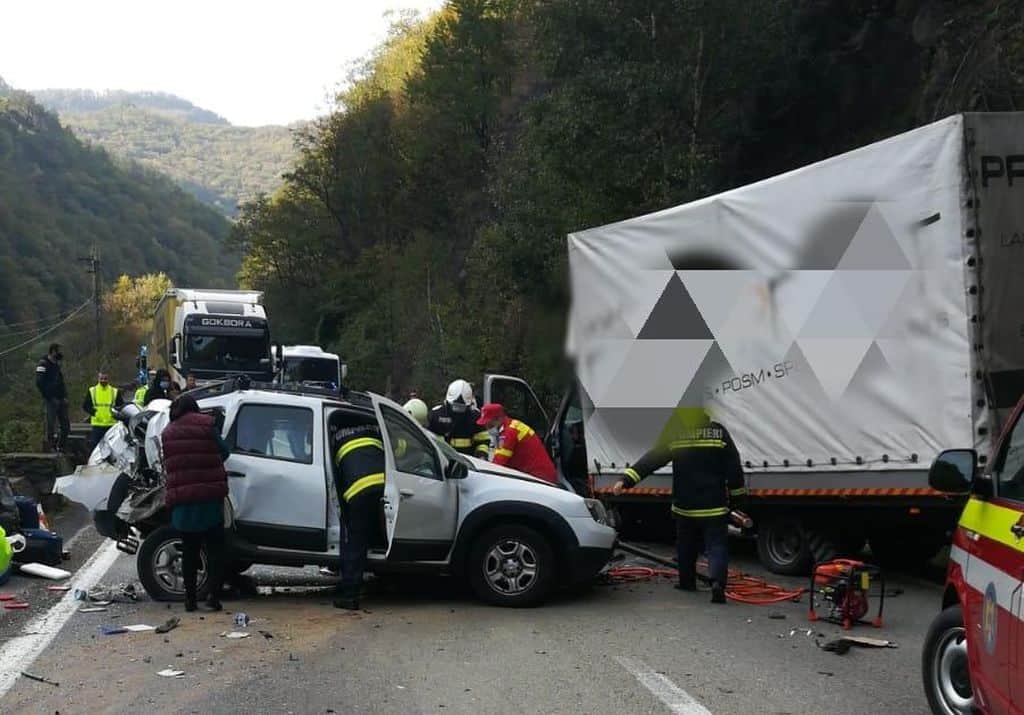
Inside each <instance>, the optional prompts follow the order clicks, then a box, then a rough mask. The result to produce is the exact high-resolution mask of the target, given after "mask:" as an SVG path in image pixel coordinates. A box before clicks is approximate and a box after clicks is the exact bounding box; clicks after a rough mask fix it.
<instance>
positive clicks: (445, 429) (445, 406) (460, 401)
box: [427, 380, 491, 459]
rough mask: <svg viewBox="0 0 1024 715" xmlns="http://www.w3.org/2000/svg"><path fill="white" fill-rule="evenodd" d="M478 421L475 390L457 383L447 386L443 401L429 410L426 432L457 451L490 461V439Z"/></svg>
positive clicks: (460, 382)
mask: <svg viewBox="0 0 1024 715" xmlns="http://www.w3.org/2000/svg"><path fill="white" fill-rule="evenodd" d="M478 419H480V410H478V409H477V408H476V399H475V398H474V397H473V387H472V386H471V385H470V384H469V383H468V382H466V381H465V380H455V381H454V382H452V384H450V385H449V386H448V394H447V395H445V398H444V402H442V403H441V404H440V405H436V406H434V408H433V409H432V410H430V414H429V415H428V416H427V429H429V430H430V431H431V432H433V433H434V434H436V435H440V436H441V437H444V441H445V442H447V443H448V444H450V445H451V446H452V447H453V448H454V449H455V451H456V452H459V453H461V454H465V455H469V456H472V457H479V458H480V459H487V456H488V453H489V451H490V447H491V436H490V435H489V434H488V433H487V431H486V430H482V429H480V427H479V426H478V425H477V420H478Z"/></svg>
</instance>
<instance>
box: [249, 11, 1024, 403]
mask: <svg viewBox="0 0 1024 715" xmlns="http://www.w3.org/2000/svg"><path fill="white" fill-rule="evenodd" d="M1019 108H1024V4H1022V3H1019V2H998V1H996V0H985V1H983V2H975V3H959V2H955V1H954V0H881V1H880V2H874V3H854V2H848V1H847V0H823V1H816V2H809V1H808V0H765V1H764V2H757V3H751V2H748V1H747V0H714V1H712V0H620V1H619V2H613V3H610V2H606V1H604V0H543V1H542V0H530V1H521V2H516V1H513V0H450V1H449V2H448V3H447V4H446V5H445V7H444V9H443V10H442V11H441V12H440V13H439V14H438V15H437V16H435V17H434V18H432V19H430V20H429V21H426V22H409V21H406V22H404V23H400V24H398V25H396V27H395V28H394V30H393V33H392V35H391V36H390V38H389V39H388V41H387V42H386V43H385V44H384V45H383V46H382V47H380V48H379V50H378V51H377V52H376V53H375V54H374V55H373V56H372V57H370V58H368V60H367V62H366V66H365V68H364V71H363V73H362V75H361V79H360V81H358V82H357V83H356V84H355V85H354V86H352V88H351V89H350V90H349V91H347V92H346V93H344V94H343V95H341V96H339V97H338V101H337V107H336V109H335V111H334V113H333V114H332V115H331V116H329V117H328V118H326V119H324V120H322V121H321V122H319V123H318V124H317V125H316V126H315V127H313V128H312V129H311V130H310V131H309V132H307V133H306V136H305V139H304V142H303V145H302V153H301V156H300V158H299V160H298V162H297V164H296V166H295V169H294V171H293V172H292V173H291V174H289V176H288V180H287V182H286V184H285V186H284V187H283V189H282V190H281V191H280V192H279V193H278V194H276V195H275V196H274V197H273V198H272V199H270V200H263V201H259V202H255V203H251V204H249V205H248V206H246V207H245V210H244V211H243V212H242V214H241V217H240V221H239V222H238V224H237V225H236V227H235V228H234V232H233V238H234V240H235V242H236V243H237V244H238V245H239V246H240V247H241V248H243V249H244V250H245V252H246V258H245V260H244V263H243V269H242V273H241V277H242V281H243V282H244V283H245V284H247V285H249V286H252V287H257V288H263V289H265V290H266V291H267V292H268V297H269V305H270V307H269V310H270V313H271V314H272V315H274V319H275V331H277V335H278V337H281V338H284V339H286V340H288V339H302V340H309V339H315V340H318V341H320V342H322V343H323V344H325V345H326V346H328V347H330V348H331V349H333V350H336V351H338V352H340V353H342V354H343V355H345V356H346V357H347V358H348V361H349V364H350V365H351V368H352V374H353V375H354V376H358V377H357V380H358V381H359V382H361V383H362V384H366V385H370V386H374V387H376V388H377V389H384V388H389V389H391V390H392V391H394V392H396V393H397V392H400V391H401V390H403V389H404V388H408V387H415V388H418V389H419V390H420V391H421V392H424V393H426V394H438V391H439V389H440V387H441V385H442V384H443V383H444V381H446V380H448V379H450V378H452V377H455V376H465V377H467V378H469V379H478V377H479V375H480V374H481V373H482V372H483V371H484V370H500V371H504V372H512V373H520V374H523V375H525V376H526V377H528V378H529V379H531V380H532V381H533V382H535V383H537V384H539V385H540V386H541V387H542V389H543V390H544V391H545V392H546V393H547V394H548V395H549V396H551V395H553V394H554V393H556V392H557V390H558V389H559V383H560V380H561V375H560V373H559V370H558V367H559V366H560V356H561V354H562V331H563V327H564V320H565V310H566V307H567V301H568V296H567V276H566V256H565V251H566V242H565V235H566V233H567V232H569V231H573V230H578V229H582V228H586V227H590V226H595V225H599V224H603V223H606V222H609V221H614V220H618V219H623V218H626V217H630V216H634V215H637V214H640V213H643V212H648V211H651V210H655V209H660V208H664V207H668V206H671V205H675V204H679V203H682V202H685V201H688V200H691V199H695V198H698V197H701V196H705V195H708V194H711V193H715V192H718V191H721V190H724V189H728V188H730V187H734V186H737V185H741V184H744V183H747V182H750V181H754V180H757V179H760V178H763V177H766V176H770V175H772V174H775V173H778V172H781V171H784V170H787V169H791V168H794V167H796V166H799V165H802V164H805V163H808V162H812V161H815V160H818V159H821V158H824V157H827V156H829V155H832V154H835V153H838V152H841V151H844V150H847V149H850V148H853V147H856V146H859V145H861V144H863V143H866V142H870V141H873V140H876V139H880V138H883V137H886V136H889V135H891V134H894V133H898V132H901V131H904V130H907V129H910V128H912V127H914V126H918V125H920V124H924V123H927V122H929V121H932V120H934V119H937V118H940V117H943V116H946V115H949V114H952V113H955V112H958V111H962V110H973V109H978V110H1010V109H1019Z"/></svg>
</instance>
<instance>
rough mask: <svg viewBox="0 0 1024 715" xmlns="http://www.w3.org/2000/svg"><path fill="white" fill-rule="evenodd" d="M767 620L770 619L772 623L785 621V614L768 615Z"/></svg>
mask: <svg viewBox="0 0 1024 715" xmlns="http://www.w3.org/2000/svg"><path fill="white" fill-rule="evenodd" d="M768 618H770V619H771V620H773V621H784V620H786V614H785V613H769V614H768Z"/></svg>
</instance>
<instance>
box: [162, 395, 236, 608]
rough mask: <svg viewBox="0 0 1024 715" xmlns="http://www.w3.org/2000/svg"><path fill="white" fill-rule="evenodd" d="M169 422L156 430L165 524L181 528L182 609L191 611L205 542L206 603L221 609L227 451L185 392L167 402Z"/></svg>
mask: <svg viewBox="0 0 1024 715" xmlns="http://www.w3.org/2000/svg"><path fill="white" fill-rule="evenodd" d="M170 417H171V423H170V424H169V425H168V426H167V427H166V428H165V429H164V431H163V433H162V434H161V435H160V441H161V444H162V446H163V464H164V470H165V471H166V472H167V497H166V504H167V506H168V508H169V509H170V510H171V525H172V526H174V528H175V529H177V530H178V531H179V532H180V533H181V540H182V543H183V548H182V571H183V576H184V579H185V610H186V611H194V610H196V575H197V572H198V570H199V554H200V549H201V548H202V547H203V546H204V545H205V547H206V579H207V582H208V583H209V591H208V595H207V598H206V606H207V607H208V608H209V609H210V610H212V611H219V610H221V604H220V589H221V585H222V584H223V582H224V497H226V496H227V495H228V477H227V473H226V472H225V471H224V464H223V462H224V460H225V459H227V457H228V454H229V450H228V448H227V445H225V444H224V440H222V439H221V436H220V433H219V432H218V431H217V428H216V422H215V420H214V418H213V417H210V416H209V415H204V414H203V413H201V412H200V411H199V405H198V404H197V403H196V401H195V398H194V397H192V396H191V395H182V396H181V397H179V398H178V399H176V400H175V401H174V402H173V403H172V404H171V413H170Z"/></svg>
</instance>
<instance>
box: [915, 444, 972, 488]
mask: <svg viewBox="0 0 1024 715" xmlns="http://www.w3.org/2000/svg"><path fill="white" fill-rule="evenodd" d="M977 471H978V454H977V452H975V451H974V450H973V449H949V450H946V451H945V452H943V453H942V454H940V455H939V456H938V457H936V458H935V461H934V462H932V466H931V469H929V470H928V484H929V485H930V486H931V488H932V489H934V490H935V491H939V492H946V493H947V494H969V493H970V492H971V487H972V485H974V484H975V481H976V480H975V476H976V474H977ZM978 481H981V480H978Z"/></svg>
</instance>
